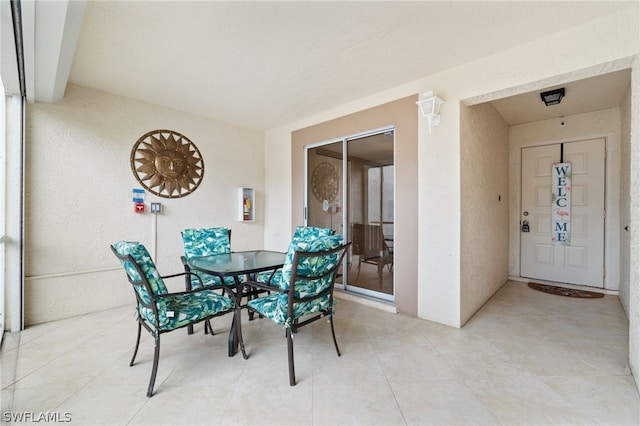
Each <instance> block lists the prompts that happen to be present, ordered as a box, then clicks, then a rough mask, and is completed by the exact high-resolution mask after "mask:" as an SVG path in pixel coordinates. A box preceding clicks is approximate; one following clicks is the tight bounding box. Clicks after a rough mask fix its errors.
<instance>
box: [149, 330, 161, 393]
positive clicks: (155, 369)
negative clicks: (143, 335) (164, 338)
mask: <svg viewBox="0 0 640 426" xmlns="http://www.w3.org/2000/svg"><path fill="white" fill-rule="evenodd" d="M155 342H156V348H155V351H154V354H153V368H152V369H151V378H150V379H149V387H148V388H147V397H149V398H151V396H152V395H153V385H154V384H155V383H156V374H157V373H158V360H159V358H160V334H159V333H158V332H157V331H156V335H155Z"/></svg>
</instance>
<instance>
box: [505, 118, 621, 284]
mask: <svg viewBox="0 0 640 426" xmlns="http://www.w3.org/2000/svg"><path fill="white" fill-rule="evenodd" d="M561 121H564V122H565V125H564V126H561V125H560V122H561ZM595 138H605V140H606V149H607V159H606V164H605V167H606V176H605V180H606V187H605V197H606V198H605V208H606V210H607V215H606V219H605V253H604V256H605V270H606V275H605V280H604V286H605V288H606V289H609V290H618V286H619V280H620V264H619V259H620V257H619V256H620V189H619V188H620V108H611V109H607V110H601V111H595V112H591V113H586V114H577V115H572V116H566V117H562V118H557V119H552V120H544V121H537V122H533V123H526V124H521V125H518V126H513V127H511V136H510V144H511V154H510V163H511V166H510V167H511V171H510V174H511V180H510V191H509V192H510V194H511V195H510V200H511V203H510V211H511V214H510V216H509V217H510V219H511V224H510V229H511V237H510V250H509V254H510V260H509V274H510V275H512V276H514V277H518V276H519V275H520V225H519V220H520V183H521V182H520V171H521V168H520V156H521V149H522V148H523V147H526V146H535V145H548V144H554V143H561V142H573V141H581V140H587V139H595Z"/></svg>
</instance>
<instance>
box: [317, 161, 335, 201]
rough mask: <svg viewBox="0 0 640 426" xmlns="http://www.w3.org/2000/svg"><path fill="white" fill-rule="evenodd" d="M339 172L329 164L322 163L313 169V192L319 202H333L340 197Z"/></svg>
mask: <svg viewBox="0 0 640 426" xmlns="http://www.w3.org/2000/svg"><path fill="white" fill-rule="evenodd" d="M338 179H339V177H338V172H337V171H336V168H335V167H333V166H332V165H331V164H329V163H327V162H322V163H320V164H318V165H317V166H316V168H315V169H313V174H312V175H311V190H312V191H313V195H315V196H316V198H317V199H318V201H321V202H323V201H325V200H328V201H333V199H334V198H336V195H338Z"/></svg>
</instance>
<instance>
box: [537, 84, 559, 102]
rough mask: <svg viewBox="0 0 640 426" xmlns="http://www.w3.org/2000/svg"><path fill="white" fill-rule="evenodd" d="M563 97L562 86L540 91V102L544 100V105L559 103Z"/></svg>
mask: <svg viewBox="0 0 640 426" xmlns="http://www.w3.org/2000/svg"><path fill="white" fill-rule="evenodd" d="M563 97H564V87H562V88H560V89H555V90H549V91H548V92H542V93H540V99H542V102H544V104H545V105H546V106H549V105H557V104H559V103H560V101H562V98H563Z"/></svg>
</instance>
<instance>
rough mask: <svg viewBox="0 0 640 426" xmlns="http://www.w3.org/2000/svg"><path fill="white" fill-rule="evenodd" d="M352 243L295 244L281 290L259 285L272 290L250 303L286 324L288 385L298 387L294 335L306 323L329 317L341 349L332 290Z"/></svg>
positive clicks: (332, 239)
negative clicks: (334, 322) (270, 292)
mask: <svg viewBox="0 0 640 426" xmlns="http://www.w3.org/2000/svg"><path fill="white" fill-rule="evenodd" d="M350 245H351V243H347V244H344V245H343V244H342V237H341V236H340V235H332V236H328V237H322V238H318V239H316V240H314V241H310V242H307V241H293V242H292V243H291V245H290V246H289V251H288V253H287V257H286V259H285V264H284V266H283V267H282V275H281V277H282V278H281V279H280V282H279V283H278V288H277V289H275V290H274V288H273V286H267V285H265V284H263V283H254V284H255V285H256V286H263V287H262V288H265V289H267V288H268V289H270V290H271V291H273V292H274V293H273V294H270V295H268V296H265V297H261V298H259V299H253V300H250V301H249V302H248V303H247V308H248V309H249V310H250V311H254V312H257V313H258V314H260V315H262V316H264V317H265V318H268V319H270V320H272V321H273V322H275V323H276V324H281V325H284V327H285V330H286V332H285V336H286V338H287V349H288V362H289V384H290V385H291V386H294V385H295V384H296V377H295V366H294V357H293V336H292V334H293V333H296V332H297V331H298V330H299V329H300V328H302V327H304V326H305V325H307V324H310V323H312V322H315V321H317V320H319V319H321V318H324V317H327V316H328V317H329V323H330V324H331V335H332V337H333V343H334V345H335V347H336V352H337V353H338V356H340V349H339V347H338V342H337V340H336V334H335V330H334V326H333V314H334V303H335V302H334V299H333V289H334V285H335V281H336V277H337V276H338V273H339V268H340V265H341V263H342V260H343V258H344V256H345V253H346V251H347V249H348V247H349V246H350Z"/></svg>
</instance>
